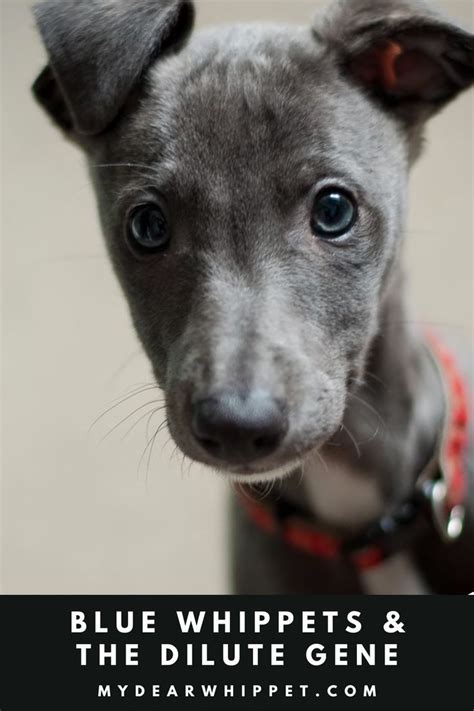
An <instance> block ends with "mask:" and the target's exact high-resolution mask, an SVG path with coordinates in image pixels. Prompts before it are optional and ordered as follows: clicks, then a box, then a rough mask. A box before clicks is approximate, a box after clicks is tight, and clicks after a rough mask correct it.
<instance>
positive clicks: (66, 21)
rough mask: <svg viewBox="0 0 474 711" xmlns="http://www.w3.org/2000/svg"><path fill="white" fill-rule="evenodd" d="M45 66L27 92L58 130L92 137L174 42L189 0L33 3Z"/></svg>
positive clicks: (185, 21) (185, 31)
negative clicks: (32, 96)
mask: <svg viewBox="0 0 474 711" xmlns="http://www.w3.org/2000/svg"><path fill="white" fill-rule="evenodd" d="M34 13H35V17H36V22H37V25H38V28H39V30H40V33H41V36H42V38H43V41H44V44H45V46H46V49H47V52H48V56H49V65H48V66H47V67H46V69H44V70H43V72H42V73H41V74H40V76H39V77H38V79H37V80H36V82H35V84H34V85H33V93H34V95H35V97H36V99H37V100H38V101H39V103H40V104H41V105H42V106H43V108H45V109H46V111H47V112H48V114H49V115H50V116H51V117H52V118H53V120H54V121H55V122H56V123H57V124H58V125H59V126H60V127H61V128H63V129H64V130H66V131H71V130H72V131H75V132H77V133H79V134H85V135H97V134H99V133H101V132H102V131H104V130H105V129H106V128H107V127H108V126H109V125H110V124H111V123H112V121H113V120H114V119H115V118H116V117H117V115H118V114H119V112H120V110H121V109H122V107H123V106H124V104H125V102H126V100H127V98H128V97H129V95H130V93H131V92H132V91H133V89H134V88H135V87H136V86H137V85H138V83H139V81H140V79H141V78H142V77H143V75H144V73H145V72H146V71H147V69H148V68H149V67H150V66H151V64H152V63H153V61H154V60H155V59H156V58H157V57H158V56H161V55H162V54H163V53H164V52H165V51H167V50H170V49H176V48H178V47H180V46H181V45H182V44H183V43H184V41H185V40H186V39H187V37H188V36H189V34H190V32H191V30H192V26H193V23H194V6H193V4H192V2H191V0H47V1H46V2H42V3H40V4H38V5H37V6H36V7H35V10H34Z"/></svg>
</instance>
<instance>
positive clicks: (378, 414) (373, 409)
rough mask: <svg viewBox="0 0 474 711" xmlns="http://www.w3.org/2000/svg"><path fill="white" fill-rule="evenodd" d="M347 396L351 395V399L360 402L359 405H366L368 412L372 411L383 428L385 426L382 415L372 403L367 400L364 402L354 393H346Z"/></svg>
mask: <svg viewBox="0 0 474 711" xmlns="http://www.w3.org/2000/svg"><path fill="white" fill-rule="evenodd" d="M348 397H351V398H352V399H353V400H356V401H357V402H360V403H361V405H364V407H366V408H367V409H368V410H370V412H373V414H374V415H375V416H376V417H377V418H378V419H379V421H380V422H381V424H382V425H383V426H384V427H385V428H386V427H387V424H386V422H385V421H384V419H383V417H382V415H381V414H380V413H379V412H377V410H376V409H375V408H374V407H372V405H370V404H369V403H368V402H366V401H365V400H364V399H363V398H361V397H359V396H358V395H354V393H348Z"/></svg>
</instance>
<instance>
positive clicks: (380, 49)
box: [352, 40, 442, 98]
mask: <svg viewBox="0 0 474 711" xmlns="http://www.w3.org/2000/svg"><path fill="white" fill-rule="evenodd" d="M352 71H353V72H354V74H355V76H356V77H357V78H358V79H359V81H361V82H362V83H363V84H369V85H373V86H378V87H379V88H380V89H382V90H383V91H385V92H387V93H391V94H395V95H397V96H414V97H415V96H418V97H420V98H423V97H425V95H430V94H431V93H432V92H433V89H434V90H436V87H437V85H439V83H440V81H442V79H440V67H439V65H438V64H437V63H436V61H435V60H434V59H432V58H431V57H429V56H428V55H427V54H425V53H424V52H422V51H420V50H418V49H405V48H403V47H402V45H401V44H400V43H398V42H395V41H393V40H386V41H385V42H383V43H382V44H379V45H378V46H376V47H374V48H372V49H370V50H368V51H367V52H364V54H361V55H360V56H359V57H357V58H356V59H355V60H354V61H353V63H352Z"/></svg>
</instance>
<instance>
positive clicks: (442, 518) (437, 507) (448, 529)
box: [423, 479, 466, 543]
mask: <svg viewBox="0 0 474 711" xmlns="http://www.w3.org/2000/svg"><path fill="white" fill-rule="evenodd" d="M423 489H424V494H425V496H426V497H427V499H428V501H429V504H430V507H431V515H432V518H433V522H434V524H435V526H436V529H437V531H438V533H439V534H440V536H441V538H442V539H443V540H444V541H445V542H446V543H453V542H454V541H457V540H458V538H459V537H460V536H461V534H462V532H463V530H464V521H465V517H466V509H465V507H464V506H463V505H462V504H458V505H457V506H453V507H450V506H449V502H448V487H447V484H446V482H445V481H443V479H438V480H437V481H429V482H426V484H425V485H424V487H423Z"/></svg>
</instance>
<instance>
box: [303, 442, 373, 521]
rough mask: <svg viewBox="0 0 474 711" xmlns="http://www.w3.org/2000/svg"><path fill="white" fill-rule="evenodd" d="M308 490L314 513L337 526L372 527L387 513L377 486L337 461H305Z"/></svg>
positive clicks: (326, 458) (305, 482)
mask: <svg viewBox="0 0 474 711" xmlns="http://www.w3.org/2000/svg"><path fill="white" fill-rule="evenodd" d="M304 486H305V488H306V492H307V496H308V504H309V506H310V507H311V510H312V511H314V512H315V513H316V514H317V515H318V516H319V517H321V518H322V519H324V520H325V521H327V522H328V523H332V524H334V525H336V526H344V525H346V526H347V525H349V526H360V525H364V524H368V523H370V522H371V521H373V520H374V519H377V518H378V517H379V516H381V515H382V513H383V501H382V497H381V495H380V492H379V489H378V487H377V485H376V483H375V482H374V481H373V480H371V479H368V478H367V477H364V476H360V475H357V472H354V470H353V469H352V468H348V467H345V466H344V465H343V464H342V463H340V462H337V461H336V460H334V459H331V458H328V457H325V464H323V462H322V461H320V460H319V459H318V458H317V456H315V455H313V456H311V458H310V459H308V460H307V461H305V463H304Z"/></svg>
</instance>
